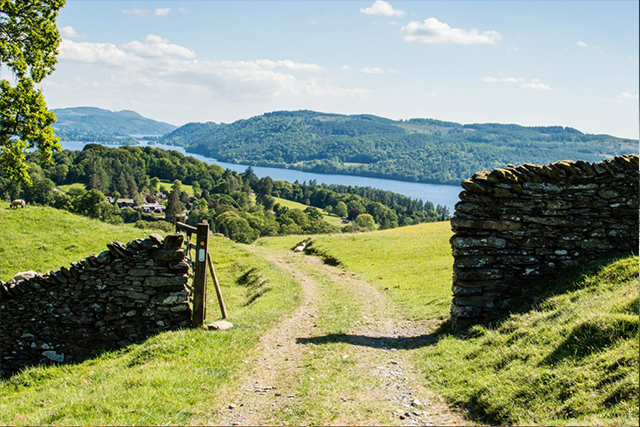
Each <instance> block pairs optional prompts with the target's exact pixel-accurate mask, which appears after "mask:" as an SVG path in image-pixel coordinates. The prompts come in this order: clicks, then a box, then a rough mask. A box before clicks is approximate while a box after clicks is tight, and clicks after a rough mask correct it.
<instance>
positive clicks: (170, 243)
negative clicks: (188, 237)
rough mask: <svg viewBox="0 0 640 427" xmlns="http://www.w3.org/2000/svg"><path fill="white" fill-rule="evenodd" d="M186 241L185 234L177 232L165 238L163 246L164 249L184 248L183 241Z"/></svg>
mask: <svg viewBox="0 0 640 427" xmlns="http://www.w3.org/2000/svg"><path fill="white" fill-rule="evenodd" d="M183 241H184V235H182V234H180V233H177V234H169V235H168V236H167V237H165V238H164V244H163V245H162V247H163V248H164V249H180V248H182V242H183Z"/></svg>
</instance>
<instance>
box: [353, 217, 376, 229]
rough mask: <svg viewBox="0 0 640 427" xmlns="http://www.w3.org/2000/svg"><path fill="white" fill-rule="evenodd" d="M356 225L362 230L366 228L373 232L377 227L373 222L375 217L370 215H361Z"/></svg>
mask: <svg viewBox="0 0 640 427" xmlns="http://www.w3.org/2000/svg"><path fill="white" fill-rule="evenodd" d="M355 223H356V224H357V225H358V226H359V227H362V228H366V229H367V230H373V229H374V228H375V226H376V222H375V221H374V220H373V217H372V216H371V215H369V214H360V215H358V217H357V218H356V220H355Z"/></svg>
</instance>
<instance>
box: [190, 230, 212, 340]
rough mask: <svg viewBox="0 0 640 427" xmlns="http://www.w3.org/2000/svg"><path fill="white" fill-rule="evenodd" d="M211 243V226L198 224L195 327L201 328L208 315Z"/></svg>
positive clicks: (194, 306)
mask: <svg viewBox="0 0 640 427" xmlns="http://www.w3.org/2000/svg"><path fill="white" fill-rule="evenodd" d="M208 243H209V224H208V223H207V222H206V221H203V222H201V223H200V224H198V233H197V239H196V259H195V276H194V278H193V327H194V328H200V327H202V325H203V324H204V319H205V317H206V315H207V312H206V306H205V304H206V301H207V246H208Z"/></svg>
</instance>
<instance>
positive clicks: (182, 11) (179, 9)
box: [178, 6, 187, 13]
mask: <svg viewBox="0 0 640 427" xmlns="http://www.w3.org/2000/svg"><path fill="white" fill-rule="evenodd" d="M178 12H180V13H187V9H185V8H184V7H182V6H181V7H179V8H178Z"/></svg>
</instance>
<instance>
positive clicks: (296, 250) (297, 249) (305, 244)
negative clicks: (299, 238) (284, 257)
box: [293, 241, 307, 252]
mask: <svg viewBox="0 0 640 427" xmlns="http://www.w3.org/2000/svg"><path fill="white" fill-rule="evenodd" d="M306 247H307V242H306V241H305V242H301V243H300V244H299V245H298V246H296V247H295V248H294V249H293V252H302V251H304V248H306Z"/></svg>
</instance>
